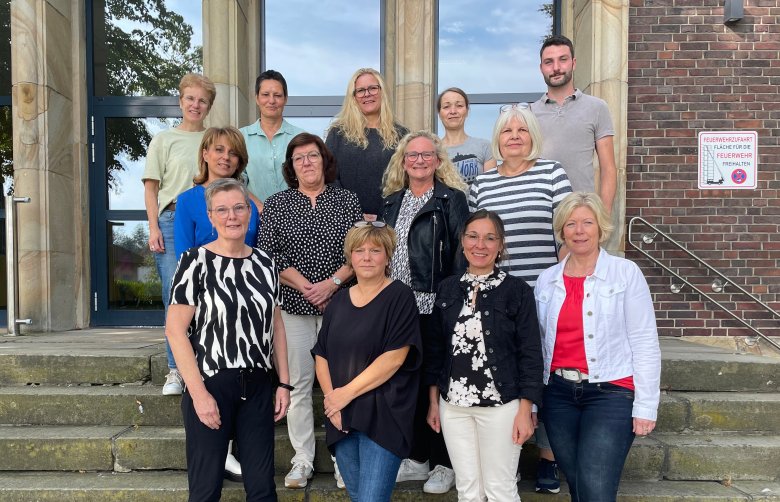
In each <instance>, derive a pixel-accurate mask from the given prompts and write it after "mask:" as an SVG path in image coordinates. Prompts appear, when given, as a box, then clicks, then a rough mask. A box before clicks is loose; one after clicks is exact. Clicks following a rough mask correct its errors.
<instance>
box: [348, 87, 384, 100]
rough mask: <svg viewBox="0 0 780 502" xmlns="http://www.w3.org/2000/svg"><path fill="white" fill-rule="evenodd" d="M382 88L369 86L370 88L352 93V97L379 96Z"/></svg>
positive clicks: (359, 89)
mask: <svg viewBox="0 0 780 502" xmlns="http://www.w3.org/2000/svg"><path fill="white" fill-rule="evenodd" d="M381 88H382V87H381V86H379V85H369V86H368V87H359V88H357V89H355V90H354V91H352V95H353V96H355V97H356V98H364V97H366V96H374V95H376V94H379V90H380V89H381Z"/></svg>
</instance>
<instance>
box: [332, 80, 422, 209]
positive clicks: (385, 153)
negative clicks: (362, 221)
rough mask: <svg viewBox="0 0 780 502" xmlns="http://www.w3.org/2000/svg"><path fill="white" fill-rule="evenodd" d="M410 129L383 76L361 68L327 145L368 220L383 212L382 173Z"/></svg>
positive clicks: (340, 180) (342, 181) (340, 178)
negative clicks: (399, 114) (396, 111)
mask: <svg viewBox="0 0 780 502" xmlns="http://www.w3.org/2000/svg"><path fill="white" fill-rule="evenodd" d="M407 132H409V131H408V130H407V129H406V128H405V127H404V126H402V125H401V124H399V123H398V122H396V121H395V118H394V117H393V109H392V106H391V104H390V98H389V96H388V94H387V88H386V86H385V83H384V80H382V75H380V74H379V72H378V71H376V70H374V69H372V68H360V69H359V70H357V71H356V72H355V73H354V74H353V75H352V78H350V79H349V83H348V84H347V94H346V96H345V97H344V104H343V105H342V107H341V111H339V113H338V115H336V117H335V118H334V119H333V122H332V123H331V125H330V128H329V130H328V135H327V138H326V140H325V144H326V145H327V147H328V149H329V150H330V151H331V152H332V153H333V155H334V157H336V163H337V165H338V177H337V179H336V182H337V183H338V184H339V185H340V186H342V187H343V188H346V189H347V190H350V191H352V192H355V193H356V194H357V196H358V200H359V201H360V206H361V207H362V208H363V212H364V214H365V216H366V219H371V220H374V219H376V216H377V215H378V214H379V213H381V210H382V195H381V185H382V175H383V173H384V172H385V169H386V168H387V164H388V162H389V161H390V157H392V155H393V152H394V151H395V148H396V145H397V144H398V141H399V140H400V139H401V138H402V137H403V136H404V135H405V134H406V133H407Z"/></svg>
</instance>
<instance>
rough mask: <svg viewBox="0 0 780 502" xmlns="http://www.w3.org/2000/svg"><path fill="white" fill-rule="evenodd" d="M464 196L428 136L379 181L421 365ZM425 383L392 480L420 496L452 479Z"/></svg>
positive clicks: (412, 141)
mask: <svg viewBox="0 0 780 502" xmlns="http://www.w3.org/2000/svg"><path fill="white" fill-rule="evenodd" d="M465 189H466V183H465V182H464V181H463V180H462V179H461V177H460V174H458V172H457V171H456V170H455V167H454V166H453V165H452V162H451V161H450V158H449V156H448V155H447V151H446V150H445V148H444V145H442V142H441V140H440V139H439V138H438V137H437V136H436V135H435V134H432V133H430V132H428V131H417V132H413V133H410V134H407V135H406V136H404V138H403V139H402V140H401V142H400V143H399V144H398V149H397V150H396V152H395V154H393V157H392V159H391V160H390V165H389V166H388V168H387V171H386V172H385V175H384V178H383V180H382V194H383V195H384V196H385V205H384V209H383V210H382V219H383V220H384V221H385V222H386V223H387V224H388V225H391V226H392V227H394V228H395V231H396V233H397V234H398V248H397V250H396V253H395V255H393V259H392V261H391V263H390V268H391V277H393V278H394V279H397V280H399V281H401V282H403V283H404V284H406V285H408V286H409V287H411V288H412V291H414V296H415V299H416V300H417V308H418V310H419V311H420V331H421V333H422V337H423V357H425V356H424V354H426V353H428V350H427V349H426V346H427V345H428V344H429V343H430V340H428V338H427V337H428V334H429V333H430V332H431V331H432V330H431V317H432V316H431V313H432V312H433V303H434V299H435V297H436V288H438V286H439V283H440V282H441V281H442V279H444V278H445V277H448V276H449V275H452V274H455V273H462V272H463V269H464V268H465V263H457V264H456V258H455V257H456V254H457V249H458V243H459V239H460V229H461V227H462V225H463V222H464V221H465V220H466V218H467V217H468V214H469V210H468V205H467V203H466V195H465V193H464V190H465ZM433 383H435V382H430V381H423V382H421V386H420V388H419V389H418V401H417V412H416V413H415V417H414V433H415V435H414V440H413V443H412V451H411V453H410V455H409V458H408V459H405V460H404V462H403V463H402V464H401V468H400V469H399V471H398V477H397V480H398V481H408V480H426V483H425V485H424V486H423V491H425V492H426V493H445V492H447V491H448V490H449V489H450V488H452V486H454V484H455V474H454V472H453V470H452V464H451V462H450V459H449V456H448V455H447V449H446V447H445V446H444V439H442V436H441V434H433V431H432V430H431V429H430V428H429V427H428V425H427V423H426V413H427V411H428V399H429V392H428V388H429V386H430V385H431V384H433Z"/></svg>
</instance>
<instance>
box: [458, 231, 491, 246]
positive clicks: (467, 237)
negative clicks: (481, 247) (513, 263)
mask: <svg viewBox="0 0 780 502" xmlns="http://www.w3.org/2000/svg"><path fill="white" fill-rule="evenodd" d="M463 240H464V241H466V242H467V243H468V244H476V243H477V242H479V241H480V240H482V243H483V244H495V243H497V242H498V237H497V236H495V235H493V234H487V235H484V236H480V235H479V234H478V233H475V232H468V233H466V234H463Z"/></svg>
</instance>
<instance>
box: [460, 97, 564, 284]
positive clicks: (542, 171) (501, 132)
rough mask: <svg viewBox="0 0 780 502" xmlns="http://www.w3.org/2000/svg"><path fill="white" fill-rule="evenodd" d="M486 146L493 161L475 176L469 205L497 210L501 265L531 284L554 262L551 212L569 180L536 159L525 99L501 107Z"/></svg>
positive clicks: (534, 126) (538, 145) (535, 131)
mask: <svg viewBox="0 0 780 502" xmlns="http://www.w3.org/2000/svg"><path fill="white" fill-rule="evenodd" d="M492 148H493V156H494V157H495V158H496V159H498V161H499V165H498V167H497V168H496V169H492V170H490V171H488V172H486V173H483V174H480V175H478V176H477V177H476V179H475V180H474V183H472V185H471V190H470V192H469V208H470V209H471V211H472V212H473V211H476V210H477V209H487V210H489V211H495V212H496V213H498V215H499V216H500V217H501V220H502V221H503V222H504V226H505V227H506V247H507V251H508V255H507V257H506V259H505V261H504V264H503V265H502V268H503V269H504V270H505V271H506V272H507V273H509V274H512V275H514V276H517V277H520V278H521V279H523V280H524V281H525V282H527V283H528V285H529V286H531V287H533V286H534V285H535V284H536V278H537V277H538V276H539V274H540V273H541V272H542V271H543V270H544V269H546V268H548V267H550V266H552V265H555V264H556V263H558V253H557V246H556V243H555V236H554V234H553V226H552V220H553V213H554V212H555V209H556V207H558V204H559V203H560V202H561V201H562V200H563V198H564V197H565V196H566V195H567V194H569V193H570V192H571V191H572V189H571V184H570V183H569V178H567V177H566V173H565V172H564V170H563V167H561V165H560V164H559V163H558V162H555V161H554V160H545V159H540V158H539V156H540V155H541V151H542V137H541V132H540V130H539V124H538V123H537V121H536V118H535V117H534V115H533V113H531V110H530V109H529V108H528V105H527V104H526V103H518V104H516V105H505V106H503V107H501V114H500V115H499V116H498V121H496V125H495V127H494V128H493V139H492Z"/></svg>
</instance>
